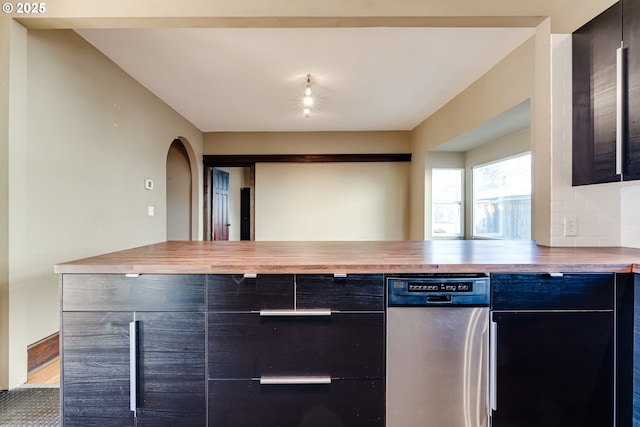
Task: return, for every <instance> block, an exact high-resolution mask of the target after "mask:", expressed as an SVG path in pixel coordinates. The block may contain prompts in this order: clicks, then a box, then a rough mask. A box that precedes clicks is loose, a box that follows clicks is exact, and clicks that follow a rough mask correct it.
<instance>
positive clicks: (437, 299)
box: [427, 295, 453, 304]
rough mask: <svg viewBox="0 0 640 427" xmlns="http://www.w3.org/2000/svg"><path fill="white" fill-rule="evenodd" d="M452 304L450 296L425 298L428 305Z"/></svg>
mask: <svg viewBox="0 0 640 427" xmlns="http://www.w3.org/2000/svg"><path fill="white" fill-rule="evenodd" d="M452 302H453V301H452V299H451V295H433V296H430V297H427V303H428V304H451V303H452Z"/></svg>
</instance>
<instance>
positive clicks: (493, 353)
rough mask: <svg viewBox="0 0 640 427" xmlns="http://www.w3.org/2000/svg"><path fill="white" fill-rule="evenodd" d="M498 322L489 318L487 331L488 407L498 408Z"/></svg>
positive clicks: (491, 408)
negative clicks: (489, 325) (489, 329)
mask: <svg viewBox="0 0 640 427" xmlns="http://www.w3.org/2000/svg"><path fill="white" fill-rule="evenodd" d="M497 383H498V324H497V323H496V322H494V321H493V319H491V331H490V333H489V409H490V410H493V411H495V410H497V409H498V399H497V397H498V384H497Z"/></svg>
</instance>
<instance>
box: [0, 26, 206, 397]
mask: <svg viewBox="0 0 640 427" xmlns="http://www.w3.org/2000/svg"><path fill="white" fill-rule="evenodd" d="M15 40H18V37H16V38H15ZM26 40H27V45H26V46H27V49H26V51H25V52H22V49H19V51H18V52H16V53H17V54H20V55H21V54H23V53H26V55H27V59H26V62H25V64H28V67H26V84H24V85H20V86H18V87H17V91H16V92H14V93H13V94H12V97H14V96H15V97H16V105H18V106H19V107H20V108H21V109H23V110H22V111H24V112H25V113H26V114H25V118H26V126H23V125H22V123H20V122H17V121H15V120H14V121H12V128H11V129H12V132H15V134H14V135H12V140H11V144H10V153H11V159H10V166H11V167H10V170H9V183H10V186H9V218H10V229H11V233H10V237H9V253H10V256H9V263H10V273H9V292H10V307H9V322H8V325H9V328H8V330H9V339H10V344H11V346H10V348H9V369H8V375H7V379H6V382H5V383H4V384H0V388H5V387H7V386H9V387H13V386H15V385H18V384H20V383H22V382H24V380H25V379H26V348H27V345H29V344H31V343H33V342H35V341H37V340H39V339H41V338H43V337H45V336H48V335H50V334H52V333H54V332H56V331H57V330H58V329H59V324H58V319H59V307H58V300H59V297H58V278H57V276H56V275H55V274H53V265H54V264H55V263H58V262H63V261H66V260H71V259H76V258H81V257H86V256H90V255H96V254H99V253H105V252H110V251H113V250H118V249H124V248H129V247H133V246H139V245H144V244H148V243H154V242H158V241H163V240H165V238H166V212H165V207H166V165H167V153H168V150H169V147H170V145H171V142H172V141H173V140H174V139H175V138H176V137H178V136H181V137H183V139H184V140H186V141H188V143H189V145H190V150H191V154H190V156H191V158H192V161H194V163H193V164H194V169H195V178H194V182H198V183H200V182H201V181H202V180H201V178H200V177H199V174H200V172H199V169H201V167H200V166H199V164H200V162H199V161H197V162H196V158H197V159H199V158H200V154H199V153H201V146H202V134H201V132H200V131H199V130H198V129H196V128H195V127H193V126H192V125H191V124H190V123H189V122H187V121H186V120H184V119H183V118H182V117H180V116H179V115H178V114H177V113H176V112H175V111H173V110H172V109H170V108H169V107H168V106H167V105H166V104H164V103H163V102H161V101H160V100H159V99H158V98H157V97H155V96H154V95H152V94H151V93H150V92H148V91H147V90H146V89H144V88H143V87H142V86H140V85H139V84H138V83H137V82H135V81H134V80H133V79H132V78H131V77H129V76H128V75H126V74H125V73H124V72H123V71H122V70H121V69H120V68H119V67H117V66H116V65H115V64H113V63H112V62H110V61H109V60H108V59H107V58H106V57H104V56H103V55H102V54H100V53H99V52H98V51H97V50H95V49H94V48H93V47H92V46H90V45H88V44H87V43H86V42H85V41H84V40H83V39H82V38H80V37H79V36H78V35H77V34H75V33H74V32H71V31H29V33H28V37H27V39H26ZM14 63H15V64H19V63H20V62H19V61H15V62H14ZM16 81H18V80H17V79H16V80H14V81H13V83H12V84H15V82H16ZM14 87H16V86H13V87H12V89H14ZM20 90H22V92H20ZM16 111H21V110H20V109H17V110H16ZM196 153H197V156H196ZM146 178H150V179H153V181H154V182H155V186H154V189H153V190H151V191H149V190H146V189H145V188H144V180H145V179H146ZM200 188H201V187H200ZM196 191H197V190H196ZM195 200H198V199H197V198H196V199H195ZM149 205H153V206H155V211H156V214H155V216H154V217H149V216H147V206H149ZM194 211H199V209H198V207H196V208H195V209H194ZM196 237H197V236H196ZM0 359H4V355H3V357H1V358H0Z"/></svg>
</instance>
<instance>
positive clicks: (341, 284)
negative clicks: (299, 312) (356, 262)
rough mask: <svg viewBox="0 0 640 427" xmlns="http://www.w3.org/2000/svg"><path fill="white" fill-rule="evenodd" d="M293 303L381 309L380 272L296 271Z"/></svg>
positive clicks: (347, 308)
mask: <svg viewBox="0 0 640 427" xmlns="http://www.w3.org/2000/svg"><path fill="white" fill-rule="evenodd" d="M296 303H297V307H298V308H329V309H331V310H338V311H359V310H366V311H383V310H384V279H383V275H382V274H354V275H351V274H350V275H348V276H346V277H334V276H333V275H329V274H299V275H296Z"/></svg>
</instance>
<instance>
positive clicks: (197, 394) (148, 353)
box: [61, 274, 206, 427]
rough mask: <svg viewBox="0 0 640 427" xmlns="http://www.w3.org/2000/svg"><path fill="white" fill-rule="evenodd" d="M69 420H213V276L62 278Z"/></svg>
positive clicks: (109, 422)
mask: <svg viewBox="0 0 640 427" xmlns="http://www.w3.org/2000/svg"><path fill="white" fill-rule="evenodd" d="M61 289H62V306H63V312H62V328H61V331H62V332H61V333H62V342H61V346H62V361H61V371H62V377H61V380H62V381H61V396H62V404H61V408H62V420H63V424H64V425H65V426H120V427H121V426H126V425H140V426H144V425H147V426H164V425H180V426H203V425H205V424H206V381H205V313H204V302H205V276H198V275H157V276H154V275H150V276H144V275H142V276H139V277H126V276H125V275H82V274H66V275H64V276H63V277H62V281H61Z"/></svg>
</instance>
